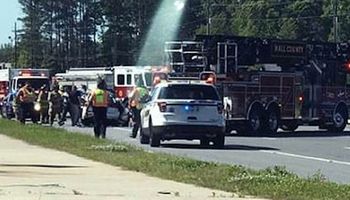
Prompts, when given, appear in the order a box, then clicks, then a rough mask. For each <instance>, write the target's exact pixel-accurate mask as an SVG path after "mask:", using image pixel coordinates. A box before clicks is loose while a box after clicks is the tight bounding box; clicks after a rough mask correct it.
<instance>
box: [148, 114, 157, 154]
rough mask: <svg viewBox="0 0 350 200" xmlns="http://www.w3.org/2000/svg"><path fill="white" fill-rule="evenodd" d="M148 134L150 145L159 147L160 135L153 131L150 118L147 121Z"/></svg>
mask: <svg viewBox="0 0 350 200" xmlns="http://www.w3.org/2000/svg"><path fill="white" fill-rule="evenodd" d="M148 128H149V135H150V141H149V143H150V145H151V147H159V146H160V137H159V136H158V135H156V134H154V133H153V130H152V129H153V125H152V120H150V121H149V127H148Z"/></svg>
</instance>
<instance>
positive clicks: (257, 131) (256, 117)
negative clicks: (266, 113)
mask: <svg viewBox="0 0 350 200" xmlns="http://www.w3.org/2000/svg"><path fill="white" fill-rule="evenodd" d="M262 110H263V109H262V106H261V105H255V106H253V107H252V109H251V110H250V112H249V115H248V123H247V128H246V130H247V134H249V135H261V134H262V131H263V113H262Z"/></svg>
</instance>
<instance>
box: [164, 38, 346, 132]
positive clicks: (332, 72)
mask: <svg viewBox="0 0 350 200" xmlns="http://www.w3.org/2000/svg"><path fill="white" fill-rule="evenodd" d="M344 46H345V47H346V48H344ZM165 49H166V54H167V55H168V63H167V64H168V65H169V66H170V67H171V68H172V69H174V71H175V72H176V73H175V74H178V75H180V76H184V75H186V76H188V75H192V76H198V74H199V73H200V72H202V75H203V76H202V77H201V78H202V79H205V78H208V74H212V72H215V73H216V75H215V77H214V78H215V82H216V86H217V87H218V88H219V90H220V92H221V97H222V100H223V103H224V113H225V119H226V129H227V131H228V132H230V131H231V130H236V131H237V132H238V133H242V134H254V135H260V134H264V133H276V131H277V129H278V128H282V129H284V130H287V131H294V130H296V129H297V128H298V126H299V125H301V124H309V125H316V126H319V128H320V129H326V130H329V131H333V132H341V131H343V130H344V128H345V126H346V124H347V121H348V118H349V107H350V99H349V97H350V90H349V88H348V87H347V86H348V82H347V80H349V79H348V78H349V75H348V71H347V70H348V69H346V68H345V67H344V63H347V61H348V59H349V54H348V52H350V51H349V50H348V49H349V48H348V45H347V44H335V43H324V42H305V41H293V40H277V39H265V38H252V37H239V36H226V35H198V36H196V39H195V40H194V41H189V42H186V41H176V42H167V43H166V48H165ZM205 71H211V72H209V73H208V74H207V75H206V73H203V72H205ZM211 76H212V77H213V75H211Z"/></svg>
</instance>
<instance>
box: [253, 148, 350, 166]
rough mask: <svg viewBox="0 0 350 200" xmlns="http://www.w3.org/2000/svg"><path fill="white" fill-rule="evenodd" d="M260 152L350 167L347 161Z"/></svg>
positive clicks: (275, 152)
mask: <svg viewBox="0 0 350 200" xmlns="http://www.w3.org/2000/svg"><path fill="white" fill-rule="evenodd" d="M260 152H264V153H270V154H277V155H282V156H289V157H293V158H301V159H307V160H316V161H320V162H326V163H335V164H340V165H347V166H350V162H345V161H338V160H329V159H325V158H317V157H312V156H303V155H298V154H292V153H284V152H278V151H266V150H261V151H260Z"/></svg>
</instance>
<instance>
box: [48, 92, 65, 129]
mask: <svg viewBox="0 0 350 200" xmlns="http://www.w3.org/2000/svg"><path fill="white" fill-rule="evenodd" d="M48 100H49V105H50V108H49V113H50V125H51V126H52V125H53V122H54V121H55V118H56V116H57V115H58V119H61V110H62V96H61V94H60V93H59V87H58V85H57V86H54V88H53V91H51V92H50V93H49V99H48Z"/></svg>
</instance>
